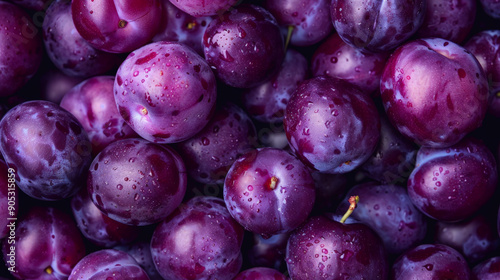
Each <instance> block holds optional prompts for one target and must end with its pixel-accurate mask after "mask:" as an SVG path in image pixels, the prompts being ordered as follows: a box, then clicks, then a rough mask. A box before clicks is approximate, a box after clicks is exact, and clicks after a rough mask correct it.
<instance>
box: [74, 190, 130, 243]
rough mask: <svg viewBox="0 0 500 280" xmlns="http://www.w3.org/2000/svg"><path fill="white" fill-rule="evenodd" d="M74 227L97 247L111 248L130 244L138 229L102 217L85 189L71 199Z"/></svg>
mask: <svg viewBox="0 0 500 280" xmlns="http://www.w3.org/2000/svg"><path fill="white" fill-rule="evenodd" d="M71 210H72V212H73V217H74V218H75V221H76V225H77V226H78V228H79V229H80V231H81V233H82V234H83V236H84V237H85V238H87V239H88V240H90V241H91V242H92V243H94V244H95V245H97V246H101V247H105V248H111V247H113V246H115V245H119V244H125V243H130V242H132V241H133V240H134V239H136V238H137V237H138V236H139V228H138V227H135V226H129V225H125V224H122V223H119V222H117V221H115V220H112V219H110V218H108V216H106V215H104V214H103V213H102V212H101V210H99V208H97V206H95V204H94V203H93V202H92V200H91V199H90V197H89V194H88V192H87V189H86V188H82V189H81V190H80V191H79V192H78V193H77V194H76V195H75V196H73V197H72V198H71Z"/></svg>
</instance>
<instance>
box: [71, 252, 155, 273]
mask: <svg viewBox="0 0 500 280" xmlns="http://www.w3.org/2000/svg"><path fill="white" fill-rule="evenodd" d="M101 279H106V280H111V279H120V280H150V279H149V277H148V274H147V273H146V272H145V271H144V269H142V268H141V266H140V265H139V264H138V263H137V262H136V261H135V259H134V258H133V257H132V256H130V255H129V254H127V253H125V252H122V251H118V250H114V249H103V250H99V251H95V252H93V253H90V254H88V255H86V256H85V257H84V258H83V259H81V260H80V261H79V262H78V264H77V265H76V266H75V268H74V269H73V271H72V272H71V275H70V276H69V278H68V280H101Z"/></svg>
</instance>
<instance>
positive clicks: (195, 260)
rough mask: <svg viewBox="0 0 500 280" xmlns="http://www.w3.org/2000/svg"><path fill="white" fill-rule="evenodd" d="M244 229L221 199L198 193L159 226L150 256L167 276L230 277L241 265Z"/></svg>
mask: <svg viewBox="0 0 500 280" xmlns="http://www.w3.org/2000/svg"><path fill="white" fill-rule="evenodd" d="M243 232H244V231H243V228H242V227H241V226H240V225H239V224H238V223H237V222H236V221H235V220H234V219H233V218H232V217H231V215H230V214H229V212H228V211H227V208H226V205H225V204H224V201H223V200H222V199H220V198H216V197H208V196H197V197H194V198H192V199H190V200H189V201H188V202H187V203H186V204H183V205H182V206H181V207H179V208H178V209H177V210H176V211H175V212H174V213H173V214H172V215H170V216H169V217H168V218H167V219H165V220H164V221H163V222H162V223H161V224H160V225H158V227H157V228H156V230H155V231H154V233H153V237H152V239H151V255H152V256H153V260H154V263H155V265H156V268H157V269H158V272H159V273H160V275H161V276H162V277H164V278H166V279H170V280H176V279H179V280H180V279H218V280H226V279H227V280H231V279H233V277H234V276H236V274H238V272H239V271H240V268H241V265H242V255H241V250H240V248H241V245H242V242H243Z"/></svg>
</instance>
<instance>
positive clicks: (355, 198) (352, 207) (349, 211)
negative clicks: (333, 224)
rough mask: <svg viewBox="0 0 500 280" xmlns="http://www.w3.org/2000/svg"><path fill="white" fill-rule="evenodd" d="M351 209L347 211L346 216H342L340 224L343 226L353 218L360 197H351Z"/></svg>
mask: <svg viewBox="0 0 500 280" xmlns="http://www.w3.org/2000/svg"><path fill="white" fill-rule="evenodd" d="M348 201H349V209H347V212H345V214H344V216H342V219H340V222H341V223H342V224H343V223H344V222H345V220H347V218H349V216H351V214H352V212H353V211H354V209H355V208H356V205H358V202H359V196H357V195H353V196H351V197H349V200H348Z"/></svg>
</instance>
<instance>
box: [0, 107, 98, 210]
mask: <svg viewBox="0 0 500 280" xmlns="http://www.w3.org/2000/svg"><path fill="white" fill-rule="evenodd" d="M0 137H1V141H0V150H1V151H2V155H3V157H4V158H5V161H6V163H7V164H8V165H9V166H10V167H12V168H14V169H15V170H16V184H17V186H18V187H19V188H20V189H21V190H22V191H23V192H25V193H26V194H28V195H29V196H32V197H34V198H37V199H41V200H60V199H64V198H68V197H70V196H72V195H73V194H75V193H76V192H77V191H78V189H79V188H80V187H81V184H80V183H81V181H82V179H83V178H84V176H86V173H87V170H88V167H89V165H90V163H91V161H92V158H91V146H90V141H89V138H88V136H87V133H86V132H85V130H84V129H83V128H82V126H81V124H80V123H79V122H78V120H77V119H76V118H75V117H74V116H73V115H71V114H70V113H69V112H68V111H66V110H64V109H63V108H61V107H60V106H59V105H57V104H55V103H52V102H49V101H42V100H34V101H27V102H24V103H22V104H20V105H17V106H16V107H14V108H12V109H11V110H9V111H8V112H7V114H6V115H5V116H4V117H3V119H2V121H1V122H0Z"/></svg>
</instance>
